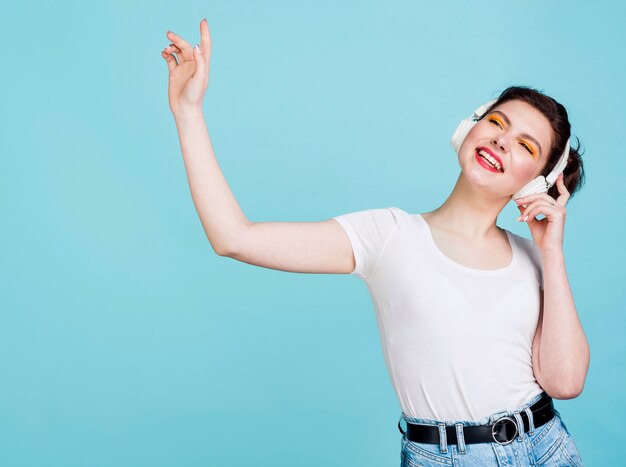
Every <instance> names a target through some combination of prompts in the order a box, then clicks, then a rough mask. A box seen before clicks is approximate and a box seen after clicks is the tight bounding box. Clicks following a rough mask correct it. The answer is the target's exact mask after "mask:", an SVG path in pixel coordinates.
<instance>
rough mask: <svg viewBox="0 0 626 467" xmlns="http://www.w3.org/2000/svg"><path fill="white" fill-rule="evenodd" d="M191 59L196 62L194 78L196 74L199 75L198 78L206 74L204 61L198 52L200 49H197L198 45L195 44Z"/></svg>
mask: <svg viewBox="0 0 626 467" xmlns="http://www.w3.org/2000/svg"><path fill="white" fill-rule="evenodd" d="M193 58H194V60H195V61H196V71H195V73H194V76H195V75H196V74H200V76H204V75H205V74H206V60H205V59H204V55H202V52H201V50H200V47H198V44H196V45H195V46H194V48H193Z"/></svg>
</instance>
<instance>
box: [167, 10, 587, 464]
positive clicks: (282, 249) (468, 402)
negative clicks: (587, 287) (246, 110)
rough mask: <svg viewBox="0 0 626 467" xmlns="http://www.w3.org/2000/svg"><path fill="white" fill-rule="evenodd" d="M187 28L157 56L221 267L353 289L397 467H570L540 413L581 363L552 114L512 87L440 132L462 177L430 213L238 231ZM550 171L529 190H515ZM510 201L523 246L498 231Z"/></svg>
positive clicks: (201, 69)
mask: <svg viewBox="0 0 626 467" xmlns="http://www.w3.org/2000/svg"><path fill="white" fill-rule="evenodd" d="M200 32H201V38H202V39H201V44H200V45H199V46H198V45H197V46H196V47H194V48H192V47H191V46H190V45H189V44H188V43H187V42H186V41H184V40H183V39H182V38H181V37H180V36H177V35H176V34H174V33H172V32H170V31H168V33H167V37H168V39H169V40H171V41H172V44H170V45H169V46H167V47H166V48H165V49H164V50H163V52H162V56H163V58H164V59H165V60H166V62H167V65H168V69H169V104H170V109H171V111H172V113H173V115H174V118H175V121H176V125H177V128H178V133H179V137H180V143H181V148H182V152H183V156H184V162H185V167H186V170H187V176H188V180H189V185H190V188H191V193H192V197H193V200H194V203H195V206H196V209H197V212H198V214H199V216H200V219H201V221H202V225H203V227H204V229H205V232H206V234H207V237H208V239H209V241H210V243H211V245H212V247H213V249H214V250H215V251H216V253H217V254H219V255H221V256H228V257H231V258H234V259H237V260H239V261H243V262H246V263H249V264H254V265H258V266H263V267H267V268H273V269H279V270H283V271H292V272H306V273H343V274H353V275H356V276H358V277H360V278H361V279H363V280H364V281H365V282H366V283H367V285H368V288H369V290H370V292H371V294H372V298H373V301H374V305H375V308H376V313H377V315H376V316H377V320H378V325H379V330H380V332H381V337H382V340H381V341H382V343H383V352H384V356H385V361H386V364H387V368H388V370H389V374H390V376H391V379H392V383H393V385H394V389H395V390H396V394H397V395H398V398H399V400H400V404H401V407H402V411H403V412H402V415H401V420H400V421H404V422H405V425H406V430H405V429H403V428H402V426H401V425H402V424H401V423H399V425H398V426H399V428H400V430H401V432H402V433H403V437H402V450H401V459H402V465H406V466H414V465H452V464H453V463H456V464H457V465H480V466H486V465H582V461H581V458H580V455H579V453H578V450H577V448H576V445H575V443H574V440H573V438H572V436H571V435H570V433H569V431H568V430H567V428H566V426H565V424H564V422H563V420H562V419H561V417H560V414H559V413H558V411H556V410H555V409H554V406H553V403H552V398H556V399H571V398H574V397H577V396H578V395H579V394H580V393H581V391H582V389H583V386H584V380H585V377H586V373H587V369H588V365H589V347H588V344H587V341H586V338H585V334H584V332H583V329H582V327H581V324H580V321H579V320H578V316H577V312H576V308H575V306H574V301H573V298H572V294H571V291H570V288H569V283H568V279H567V276H566V271H565V264H564V258H563V250H562V242H563V229H564V224H565V213H566V210H565V204H566V203H567V200H568V199H569V197H570V196H571V193H574V192H575V191H576V190H577V189H578V188H579V187H580V186H581V183H582V177H583V170H582V161H581V159H580V155H579V153H578V150H575V149H570V148H569V138H570V124H569V122H568V119H567V112H566V111H565V108H564V107H563V106H562V105H560V104H558V103H557V102H556V101H554V100H553V99H551V98H549V97H547V96H544V95H543V94H541V93H539V92H538V91H536V90H533V89H530V88H525V87H511V88H509V89H507V90H505V91H504V92H503V93H502V94H501V96H500V97H499V98H498V99H497V100H496V101H495V102H491V103H489V105H486V106H483V107H482V108H481V109H479V110H480V111H477V113H476V115H475V116H474V118H473V119H471V120H466V121H464V122H463V123H462V125H460V126H459V129H458V130H457V132H456V133H455V135H454V137H453V144H454V146H455V149H456V150H457V153H458V161H459V165H460V166H461V172H460V174H459V178H458V180H457V182H456V185H455V187H454V189H453V190H452V193H451V194H450V195H449V196H448V198H447V199H446V201H445V202H444V203H443V204H442V205H441V206H440V207H438V208H437V209H435V210H433V211H431V212H427V213H424V214H409V213H408V212H406V211H404V210H402V209H400V208H397V207H390V208H385V209H382V208H381V209H368V210H364V211H359V212H353V213H349V214H344V215H341V216H337V217H335V218H333V219H329V220H326V221H323V222H294V223H287V222H250V221H248V220H247V219H246V217H245V216H244V214H243V212H242V211H241V209H240V207H239V205H238V203H237V201H236V199H235V197H234V196H233V194H232V192H231V191H230V189H229V187H228V184H227V182H226V180H225V179H224V177H223V174H222V172H221V171H220V168H219V166H218V163H217V160H216V158H215V155H214V153H213V149H212V146H211V142H210V139H209V135H208V131H207V129H206V126H205V124H204V120H203V116H202V98H203V96H204V93H205V91H206V88H207V86H208V79H209V58H210V53H211V39H210V35H209V28H208V24H207V22H206V20H203V21H202V22H201V24H200ZM174 54H176V55H174ZM564 164H566V165H565V170H564V172H563V166H564ZM561 172H562V173H561ZM548 174H550V175H549V176H548V177H547V180H548V182H547V183H546V181H545V180H544V179H543V178H541V179H539V182H538V183H539V184H540V185H541V186H543V190H541V189H540V190H532V189H530V190H529V189H528V187H529V184H532V183H533V181H534V180H535V179H536V178H537V177H538V176H540V175H543V176H546V175H548ZM556 175H558V178H557V179H556V185H554V186H552V184H553V183H554V177H556ZM548 188H549V190H548ZM546 190H547V192H546ZM533 191H535V192H533ZM537 191H538V192H537ZM521 192H530V193H532V194H526V195H525V196H524V197H521V198H518V196H519V195H520V194H523V193H521ZM512 198H514V199H515V202H516V203H517V205H518V208H519V211H520V213H521V215H520V218H519V219H518V220H520V221H525V222H527V223H528V226H529V228H530V232H531V235H532V240H530V239H526V238H524V237H521V236H518V235H515V234H513V233H511V232H509V231H508V230H505V229H501V228H500V227H498V226H497V225H496V220H497V216H498V214H499V213H500V212H501V211H502V209H503V208H504V207H505V205H506V204H507V203H508V202H509V201H510V200H511V199H512ZM539 215H543V216H545V217H544V218H543V219H541V220H537V219H536V216H539ZM402 419H403V420H402Z"/></svg>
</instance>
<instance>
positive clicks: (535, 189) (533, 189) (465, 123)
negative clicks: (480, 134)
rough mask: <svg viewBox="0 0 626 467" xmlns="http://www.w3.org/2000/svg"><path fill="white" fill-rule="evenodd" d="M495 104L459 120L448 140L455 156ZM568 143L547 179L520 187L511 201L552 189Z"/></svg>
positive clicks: (560, 170)
mask: <svg viewBox="0 0 626 467" xmlns="http://www.w3.org/2000/svg"><path fill="white" fill-rule="evenodd" d="M495 102H496V99H494V100H491V101H489V102H487V103H486V104H483V105H481V106H480V107H478V108H477V109H476V110H474V113H473V114H472V115H470V116H469V117H468V118H466V119H464V120H461V123H459V126H458V127H457V129H456V131H455V132H454V134H453V135H452V139H451V140H450V142H451V143H452V147H453V148H454V150H455V151H456V152H457V154H458V152H459V149H460V148H461V144H463V141H464V140H465V138H466V137H467V134H468V133H469V132H470V130H471V129H472V127H473V126H474V125H476V123H477V122H478V121H479V120H480V118H481V117H482V116H483V114H484V113H485V111H486V110H487V109H488V108H489V107H491V106H492V105H493V104H494V103H495ZM569 143H570V140H569V138H568V140H567V142H566V143H565V151H563V154H561V157H560V158H559V161H558V162H557V163H556V166H555V167H554V169H553V170H552V172H550V174H548V176H547V177H544V176H543V175H539V176H538V177H537V178H535V179H534V180H532V181H531V182H529V183H528V184H527V185H525V186H524V187H522V188H521V189H520V190H519V191H518V192H516V193H515V194H514V195H513V199H517V198H521V197H522V196H527V195H533V194H535V193H546V192H547V191H548V190H549V189H550V188H551V187H552V185H554V183H555V182H556V179H557V178H558V176H559V175H560V174H561V172H563V170H565V166H566V165H567V159H568V157H569V149H570V145H569Z"/></svg>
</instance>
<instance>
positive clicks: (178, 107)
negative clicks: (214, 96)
mask: <svg viewBox="0 0 626 467" xmlns="http://www.w3.org/2000/svg"><path fill="white" fill-rule="evenodd" d="M167 38H168V39H169V40H171V41H172V43H171V44H170V45H168V46H167V47H165V49H163V52H161V56H162V57H163V58H164V59H165V61H166V62H167V68H168V70H169V73H170V76H169V90H168V95H169V104H170V110H171V111H172V113H173V114H174V117H176V115H178V114H179V113H180V112H182V111H185V110H187V109H196V108H200V109H201V107H202V98H203V97H204V93H205V92H206V89H207V87H208V85H209V59H210V57H211V36H210V35H209V24H208V23H207V20H206V19H203V20H202V21H201V22H200V41H201V42H200V46H199V49H198V48H197V47H198V46H196V47H194V48H192V47H191V46H190V45H189V44H188V43H187V42H186V41H185V40H183V38H182V37H180V36H178V35H176V34H174V33H173V32H172V31H168V32H167ZM174 53H175V54H176V56H174V55H173V54H174Z"/></svg>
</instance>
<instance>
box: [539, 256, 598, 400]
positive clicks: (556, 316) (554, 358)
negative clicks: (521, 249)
mask: <svg viewBox="0 0 626 467" xmlns="http://www.w3.org/2000/svg"><path fill="white" fill-rule="evenodd" d="M541 260H542V263H543V274H544V277H543V282H544V284H543V285H544V297H543V319H542V330H541V339H540V346H539V348H540V353H539V363H540V365H539V366H540V372H541V374H542V379H543V380H544V385H545V386H549V387H551V388H553V392H555V393H557V394H563V395H564V396H565V397H563V398H570V397H576V395H578V394H579V393H580V392H581V391H582V388H583V385H584V382H585V377H586V375H587V369H588V368H589V345H588V343H587V338H586V337H585V333H584V331H583V328H582V325H581V323H580V320H579V319H578V313H577V311H576V306H575V304H574V298H573V296H572V292H571V289H570V286H569V281H568V279H567V273H566V270H565V259H564V256H563V252H562V251H555V252H547V253H542V257H541ZM544 389H545V388H544ZM567 396H569V397H567Z"/></svg>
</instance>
